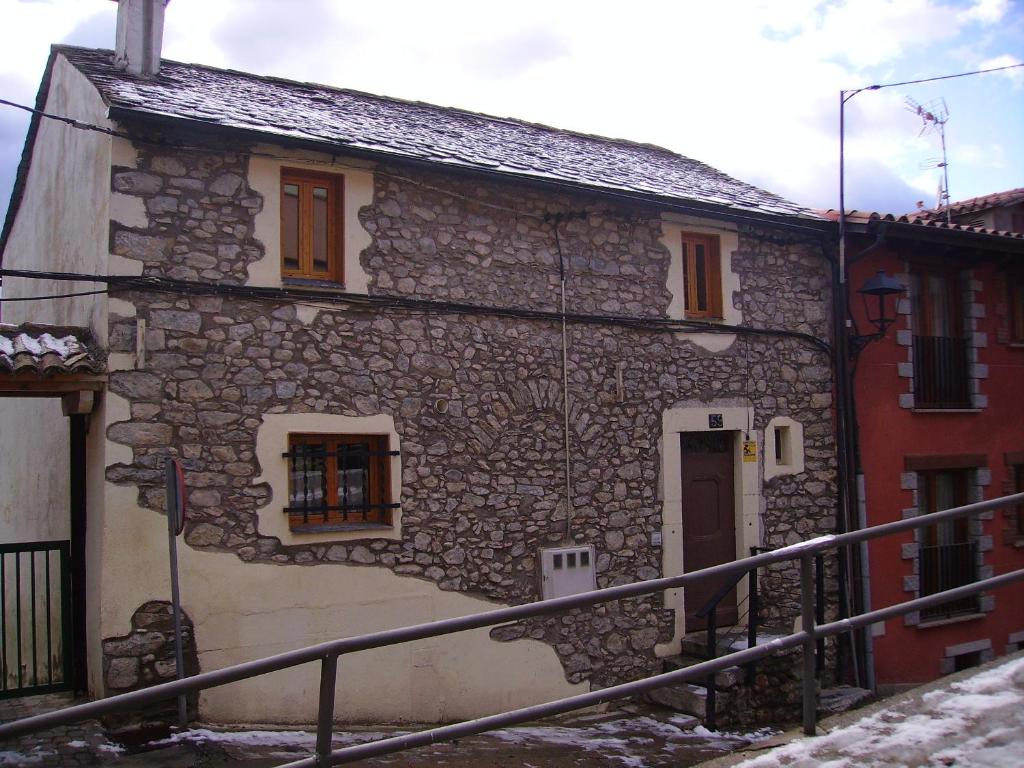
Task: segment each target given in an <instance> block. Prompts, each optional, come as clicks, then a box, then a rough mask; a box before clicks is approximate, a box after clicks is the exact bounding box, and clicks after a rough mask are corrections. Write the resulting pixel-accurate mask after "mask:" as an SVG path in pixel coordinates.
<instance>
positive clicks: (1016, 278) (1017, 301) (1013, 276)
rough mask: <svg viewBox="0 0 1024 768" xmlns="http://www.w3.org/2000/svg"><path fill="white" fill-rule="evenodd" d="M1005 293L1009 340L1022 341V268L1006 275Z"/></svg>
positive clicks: (1023, 319)
mask: <svg viewBox="0 0 1024 768" xmlns="http://www.w3.org/2000/svg"><path fill="white" fill-rule="evenodd" d="M1006 293H1007V299H1008V300H1009V301H1008V306H1007V311H1008V314H1009V320H1010V323H1009V326H1010V341H1012V342H1013V343H1015V344H1019V343H1024V269H1018V270H1014V271H1012V272H1009V273H1007V275H1006Z"/></svg>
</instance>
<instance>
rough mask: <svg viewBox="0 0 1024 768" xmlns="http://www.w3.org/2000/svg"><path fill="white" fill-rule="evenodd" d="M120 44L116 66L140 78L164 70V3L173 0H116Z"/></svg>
mask: <svg viewBox="0 0 1024 768" xmlns="http://www.w3.org/2000/svg"><path fill="white" fill-rule="evenodd" d="M116 2H117V43H116V45H115V48H114V66H115V67H117V68H118V69H127V70H128V71H129V72H130V73H131V74H133V75H139V76H140V77H156V75H157V74H159V72H160V48H161V46H162V45H163V36H164V6H166V5H167V3H168V2H170V0H116Z"/></svg>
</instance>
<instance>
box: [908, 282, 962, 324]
mask: <svg viewBox="0 0 1024 768" xmlns="http://www.w3.org/2000/svg"><path fill="white" fill-rule="evenodd" d="M910 274H911V291H910V298H911V311H912V312H913V315H912V317H913V321H914V326H913V327H914V335H915V336H944V337H947V338H956V339H959V338H962V337H963V335H964V317H963V297H962V296H961V293H962V286H961V277H960V273H959V271H958V270H956V269H955V268H953V267H949V266H945V265H933V264H911V265H910ZM929 277H941V278H942V279H944V280H945V281H946V282H947V286H948V288H949V296H948V300H949V307H948V317H947V320H948V322H949V324H950V326H951V328H952V332H951V333H945V334H938V333H935V329H934V328H932V314H933V313H932V298H931V294H930V293H929V292H928V278H929ZM914 280H916V281H917V290H916V291H915V290H914V288H913V286H914Z"/></svg>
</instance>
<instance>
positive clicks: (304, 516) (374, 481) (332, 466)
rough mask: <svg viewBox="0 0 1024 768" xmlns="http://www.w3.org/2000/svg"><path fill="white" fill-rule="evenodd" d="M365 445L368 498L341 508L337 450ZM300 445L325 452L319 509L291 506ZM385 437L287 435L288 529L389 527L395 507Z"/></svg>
mask: <svg viewBox="0 0 1024 768" xmlns="http://www.w3.org/2000/svg"><path fill="white" fill-rule="evenodd" d="M360 444H365V445H366V446H367V454H366V456H367V459H368V460H367V480H366V489H365V490H366V493H367V494H368V495H369V499H367V500H366V502H365V505H364V506H354V507H351V508H349V509H334V507H341V506H342V503H343V499H342V495H341V494H339V490H340V488H339V482H338V469H339V466H338V465H339V458H338V453H339V448H340V447H341V446H351V445H360ZM300 446H319V447H322V448H323V450H324V454H325V455H324V484H325V486H326V488H325V489H324V490H325V495H324V500H323V505H322V506H291V505H292V503H293V498H294V488H293V486H292V483H293V476H294V474H295V469H294V465H293V462H294V461H295V458H296V455H298V454H299V452H300V450H301V448H300ZM394 455H396V452H395V451H392V450H390V446H389V438H388V435H381V434H311V433H293V434H290V435H289V436H288V453H286V454H285V458H286V459H287V461H288V463H289V466H288V491H287V497H286V498H287V503H288V504H289V506H287V507H285V512H286V514H287V515H288V526H289V528H290V529H291V530H293V531H314V532H315V531H319V530H345V529H352V528H365V527H373V528H379V527H390V526H391V525H392V514H391V511H392V509H394V508H396V507H397V506H398V505H397V504H394V503H392V499H391V457H392V456H394Z"/></svg>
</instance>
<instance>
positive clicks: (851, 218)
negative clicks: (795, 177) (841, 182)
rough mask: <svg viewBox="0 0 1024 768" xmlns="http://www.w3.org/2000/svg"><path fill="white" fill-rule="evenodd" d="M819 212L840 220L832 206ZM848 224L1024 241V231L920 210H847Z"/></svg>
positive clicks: (833, 219)
mask: <svg viewBox="0 0 1024 768" xmlns="http://www.w3.org/2000/svg"><path fill="white" fill-rule="evenodd" d="M819 213H820V214H821V215H822V216H823V217H825V218H826V219H828V220H829V221H838V220H839V211H837V210H834V209H832V208H830V209H828V210H827V211H819ZM846 222H847V224H871V223H873V222H891V223H894V224H913V225H916V226H918V227H922V228H925V229H937V230H947V231H950V232H970V233H972V234H976V235H989V236H991V237H996V238H1000V239H1001V240H1016V241H1021V242H1024V232H1011V231H1009V230H1005V231H1004V230H995V229H986V228H985V227H978V226H974V225H972V224H957V223H956V222H955V221H954V222H953V223H951V224H949V223H947V222H946V219H945V217H943V218H941V219H931V218H928V217H925V216H922V215H921V213H920V212H917V213H909V214H904V215H902V216H897V215H896V214H893V213H879V212H878V211H857V210H852V211H847V212H846Z"/></svg>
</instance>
